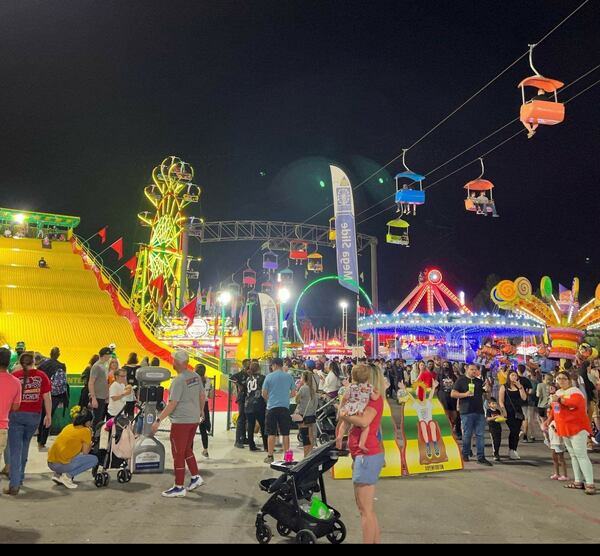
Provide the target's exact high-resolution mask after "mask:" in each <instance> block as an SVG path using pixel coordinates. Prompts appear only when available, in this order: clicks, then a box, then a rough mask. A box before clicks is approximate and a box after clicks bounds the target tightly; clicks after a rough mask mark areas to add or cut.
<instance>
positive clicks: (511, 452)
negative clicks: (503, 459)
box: [508, 450, 521, 459]
mask: <svg viewBox="0 0 600 556" xmlns="http://www.w3.org/2000/svg"><path fill="white" fill-rule="evenodd" d="M508 457H509V458H510V459H521V458H520V457H519V454H518V453H517V451H516V450H509V451H508Z"/></svg>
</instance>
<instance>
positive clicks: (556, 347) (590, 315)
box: [490, 276, 600, 360]
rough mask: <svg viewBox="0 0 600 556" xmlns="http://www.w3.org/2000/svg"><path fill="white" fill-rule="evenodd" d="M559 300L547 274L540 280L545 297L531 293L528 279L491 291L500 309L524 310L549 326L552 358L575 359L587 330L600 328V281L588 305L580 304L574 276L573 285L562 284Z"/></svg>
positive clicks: (521, 311)
mask: <svg viewBox="0 0 600 556" xmlns="http://www.w3.org/2000/svg"><path fill="white" fill-rule="evenodd" d="M558 290H559V294H558V299H556V298H555V297H554V288H553V285H552V280H551V279H550V278H549V277H548V276H544V277H543V278H542V280H541V282H540V292H541V296H542V298H543V299H540V298H539V297H536V296H535V295H533V293H532V291H533V290H532V287H531V282H530V281H529V280H528V279H527V278H523V277H520V278H517V279H516V280H514V281H511V280H502V281H501V282H499V283H498V284H497V285H496V286H495V287H494V288H493V289H492V291H491V294H490V297H491V299H492V301H493V302H494V303H495V304H496V305H498V306H499V307H500V308H501V309H508V310H512V311H516V312H519V313H524V314H526V315H528V316H530V317H533V318H536V319H537V320H539V321H540V322H543V323H544V324H545V325H546V329H547V332H548V337H549V339H550V342H551V348H550V353H549V357H553V358H561V359H571V360H573V359H576V358H577V357H578V354H579V356H580V357H581V354H580V352H579V351H578V346H579V344H580V343H581V342H582V340H583V336H584V332H585V330H593V329H595V328H600V284H598V287H597V288H596V295H595V297H594V298H592V299H591V300H590V301H588V302H587V303H586V304H585V305H583V306H580V305H579V301H578V299H579V279H578V278H574V279H573V284H572V286H571V288H570V289H569V288H565V287H564V286H562V285H561V284H559V288H558Z"/></svg>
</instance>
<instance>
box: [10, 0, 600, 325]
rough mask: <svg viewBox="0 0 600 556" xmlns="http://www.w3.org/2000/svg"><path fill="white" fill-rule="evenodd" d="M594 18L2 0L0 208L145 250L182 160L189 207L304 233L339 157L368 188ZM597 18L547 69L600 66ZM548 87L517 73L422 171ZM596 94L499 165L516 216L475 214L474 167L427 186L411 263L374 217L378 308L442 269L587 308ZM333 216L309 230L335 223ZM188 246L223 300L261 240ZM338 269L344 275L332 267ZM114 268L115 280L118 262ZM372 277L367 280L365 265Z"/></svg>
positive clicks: (597, 167) (429, 5) (556, 5)
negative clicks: (161, 176)
mask: <svg viewBox="0 0 600 556" xmlns="http://www.w3.org/2000/svg"><path fill="white" fill-rule="evenodd" d="M580 3H581V0H560V1H559V0H528V1H527V2H523V1H520V0H506V1H504V2H499V1H498V0H491V1H488V0H478V1H459V2H456V1H445V0H435V1H433V0H422V1H419V2H414V1H413V2H408V1H400V0H396V1H394V2H383V1H379V2H378V1H374V2H364V1H356V2H353V1H345V2H341V1H337V2H334V1H329V2H328V1H323V0H321V1H309V0H302V1H291V2H281V1H266V0H262V1H255V2H230V1H219V2H215V1H210V2H209V1H201V2H200V1H191V0H190V1H174V0H169V1H150V0H144V1H132V0H128V1H123V0H119V1H95V2H90V1H84V0H73V1H58V0H46V1H36V2H34V1H30V0H5V1H3V2H1V3H0V46H1V52H2V55H1V57H0V77H1V81H2V84H1V86H0V106H1V112H0V113H1V121H0V141H1V145H2V153H3V168H4V171H3V176H2V179H1V180H0V206H6V207H12V208H20V209H30V210H40V211H44V212H57V213H64V214H74V215H79V216H81V217H82V223H81V226H80V228H79V230H78V231H79V233H80V234H81V235H82V236H84V237H87V236H89V235H91V234H93V233H94V232H95V231H96V230H97V229H99V228H100V227H101V226H103V225H105V224H108V225H109V227H110V235H111V237H113V238H115V239H116V238H117V237H118V236H120V235H124V237H125V240H126V243H127V245H128V249H127V252H126V254H127V255H131V254H133V252H134V244H135V242H141V241H144V240H146V239H147V230H145V229H142V228H140V227H138V226H137V225H136V213H137V212H139V211H141V210H147V209H149V208H150V207H149V204H148V203H147V202H146V200H145V198H144V196H143V194H142V190H143V187H144V186H145V185H147V184H148V183H149V181H150V173H151V170H152V168H153V167H154V166H155V165H156V164H158V163H159V162H160V161H161V160H162V158H164V157H165V156H166V155H170V154H176V155H179V156H181V157H182V158H183V159H184V160H186V161H188V162H190V163H191V164H192V165H193V166H194V167H195V170H196V176H197V180H196V181H197V182H198V184H199V185H201V186H202V188H203V194H202V199H201V203H200V204H199V205H197V206H194V207H193V208H192V213H193V214H195V215H198V216H204V217H205V218H206V219H207V220H209V221H211V220H231V219H270V220H288V221H296V222H301V221H303V220H305V219H307V218H308V217H310V216H311V215H313V214H314V213H315V212H317V211H318V210H319V209H321V208H322V207H324V206H326V205H328V204H329V203H330V202H331V189H330V186H329V184H330V178H329V177H328V168H327V164H328V162H329V161H337V162H338V163H339V164H341V165H342V166H343V167H345V168H346V169H347V170H348V173H349V175H350V178H351V180H352V182H353V184H358V183H360V182H361V181H363V180H364V179H365V178H366V177H368V176H369V175H370V174H371V173H373V172H375V171H376V170H378V169H379V168H380V167H381V166H383V165H384V164H386V163H387V162H388V161H390V160H391V159H392V158H394V157H395V156H397V155H398V154H399V153H400V152H401V150H402V148H403V147H407V146H409V145H410V144H412V143H413V142H415V141H416V140H418V139H419V138H420V137H421V136H422V135H423V134H424V133H426V132H427V131H428V130H429V129H431V128H432V127H433V126H434V125H435V124H436V123H437V122H439V121H440V120H441V119H442V118H443V117H445V116H446V115H447V114H448V113H449V112H451V111H452V110H453V109H454V108H456V107H457V106H458V105H460V104H461V103H462V102H463V101H464V100H466V99H467V98H468V97H469V96H470V95H471V94H473V93H474V92H475V91H476V90H477V89H479V88H480V87H481V86H482V85H484V84H485V83H486V82H487V81H488V80H490V79H491V78H492V77H493V76H495V75H496V74H497V73H499V72H500V71H501V70H502V69H503V68H505V67H506V66H507V65H508V64H510V63H511V62H512V61H513V60H514V59H515V58H517V57H518V56H519V55H520V54H522V53H523V52H524V51H525V50H526V49H527V44H528V43H531V42H535V41H536V40H537V39H539V38H540V37H542V36H543V35H544V34H545V33H546V32H548V31H549V30H550V29H551V28H552V27H554V26H555V25H556V24H557V23H558V22H559V21H560V20H562V19H563V18H564V17H565V16H566V15H567V14H568V13H570V12H571V11H572V10H574V9H575V8H576V7H577V6H578V5H579V4H580ZM599 24H600V5H599V2H598V1H597V0H592V1H591V2H589V3H588V4H587V5H586V6H585V7H584V8H583V9H582V10H581V11H580V12H578V13H577V14H576V15H575V16H573V17H572V18H571V19H570V20H569V21H568V22H567V23H565V25H563V26H562V27H561V28H560V29H559V30H558V31H556V32H555V33H554V34H553V35H552V36H551V37H550V38H549V39H548V40H546V41H545V42H544V43H543V44H542V45H540V47H539V48H538V49H536V51H535V65H536V67H537V68H538V69H539V70H540V72H541V73H542V74H544V75H546V76H548V77H553V78H556V79H560V80H561V81H564V82H565V83H566V84H568V83H570V82H571V81H573V80H575V79H576V78H578V77H579V76H580V75H582V74H583V73H585V72H586V71H588V70H589V69H591V68H593V67H594V66H595V65H597V64H598V63H600V55H599V53H600V33H598V29H599ZM531 73H532V72H531V70H530V69H529V66H528V63H527V60H526V59H523V60H521V62H519V63H518V64H517V65H516V66H515V67H513V68H512V69H511V70H509V71H508V72H507V73H506V74H505V75H504V76H502V77H501V78H500V79H499V80H498V81H497V82H496V83H495V84H494V85H492V86H491V87H490V88H489V89H488V90H487V91H485V93H483V94H482V95H480V96H479V97H478V98H477V99H475V100H474V101H473V102H471V103H470V104H468V105H467V106H466V107H465V108H463V109H462V110H461V111H460V112H459V113H458V114H457V115H456V116H454V117H453V118H452V119H450V120H449V121H448V122H447V123H446V124H444V125H443V126H441V127H440V128H439V129H438V130H437V131H435V132H434V133H433V134H432V135H430V136H429V137H427V138H426V139H425V140H424V141H422V142H421V143H419V144H418V145H417V146H416V147H415V148H413V149H412V150H411V151H410V153H409V157H408V164H409V166H410V167H411V169H413V170H415V171H417V172H420V173H428V172H429V171H430V170H432V169H433V168H435V167H437V166H438V165H440V164H441V163H443V162H445V161H446V160H448V159H449V158H451V157H452V156H454V155H455V154H458V153H459V152H461V151H462V150H463V149H465V148H466V147H468V146H470V145H472V144H473V143H475V142H477V141H478V140H479V139H481V138H483V137H485V136H486V135H487V134H488V133H491V132H492V131H494V130H495V129H497V128H499V127H500V126H501V125H503V124H505V123H507V122H508V121H510V120H511V119H513V118H515V117H516V116H518V111H519V106H520V91H519V90H518V89H517V84H518V83H519V82H520V81H521V79H523V78H524V77H526V76H528V75H530V74H531ZM599 77H600V70H598V71H596V72H594V73H592V74H591V75H590V76H588V77H587V78H586V79H583V80H581V81H580V82H578V83H577V84H575V85H574V86H573V87H571V88H570V89H569V90H567V91H566V92H565V93H564V95H562V97H561V96H560V95H559V99H562V100H566V99H568V98H570V97H572V96H573V95H575V94H576V93H577V92H579V91H580V90H582V89H584V88H585V87H587V86H588V85H590V84H592V83H593V82H594V81H595V80H596V79H598V78H599ZM599 100H600V86H598V87H595V88H593V89H590V90H589V91H588V92H586V93H584V94H583V95H581V96H580V97H578V98H577V99H575V100H574V101H573V102H572V103H570V104H568V105H567V107H566V121H565V122H564V123H563V124H561V125H559V126H554V127H545V128H542V129H540V130H539V132H538V133H537V134H536V135H535V137H534V138H533V139H531V140H528V139H527V137H526V135H525V134H524V133H523V134H522V135H520V136H518V137H517V138H515V139H513V140H512V141H510V142H509V143H507V144H506V145H505V146H503V147H501V148H499V149H498V150H496V151H494V153H492V154H491V155H490V156H489V157H488V158H487V159H486V176H485V177H486V178H488V179H491V180H492V181H493V182H494V183H495V185H496V189H495V191H494V193H495V195H494V197H495V199H496V203H497V208H498V211H499V212H500V214H501V217H500V218H498V219H492V218H483V217H479V216H475V215H474V214H471V213H466V212H465V210H464V204H463V197H464V190H463V185H464V183H465V182H467V181H469V180H471V179H474V178H476V177H477V176H478V174H479V167H478V165H477V164H473V165H471V166H469V167H468V168H465V169H464V170H462V171H460V172H458V173H456V174H455V175H453V176H452V177H450V178H448V179H446V180H444V181H442V182H440V183H439V184H437V185H435V186H434V187H432V188H431V189H430V190H428V191H427V195H428V198H427V204H426V205H425V206H423V207H420V208H419V210H418V214H417V217H416V218H412V219H411V224H412V225H411V228H410V232H411V242H412V245H411V247H410V248H409V249H405V248H402V247H399V246H392V245H386V244H385V240H384V232H385V222H386V221H387V220H389V219H391V218H393V217H394V212H393V211H392V210H389V211H388V212H386V213H384V214H380V215H379V216H377V217H375V218H372V219H370V220H369V221H367V222H364V223H362V224H359V226H358V229H359V231H361V232H363V233H367V234H372V235H377V236H378V237H379V239H380V249H379V268H380V280H379V284H380V304H381V306H382V308H383V309H388V310H391V309H393V308H394V307H395V306H396V304H398V303H399V302H400V301H401V300H402V298H403V297H404V296H405V295H406V294H407V293H408V292H409V290H410V289H411V288H412V287H413V285H414V284H415V283H416V278H417V274H418V272H419V271H420V270H421V269H422V268H424V267H425V266H428V265H437V266H439V267H440V268H441V269H442V270H443V272H444V274H445V276H446V277H447V279H448V280H447V281H448V283H449V284H450V285H451V286H455V287H456V289H464V290H465V291H466V293H467V300H469V299H470V298H472V297H474V296H475V295H476V294H477V292H478V291H479V290H480V289H481V288H482V286H483V284H484V281H485V278H486V276H488V275H489V274H491V273H496V274H498V275H500V276H501V277H504V278H515V277H517V276H521V275H523V276H527V277H529V278H530V279H531V281H532V282H533V283H534V285H536V284H537V283H538V282H539V279H540V277H541V276H542V275H543V274H549V275H550V276H552V278H553V279H554V280H555V284H556V283H557V282H558V281H561V282H563V283H564V284H565V285H567V284H570V282H571V280H572V277H573V276H574V275H578V276H580V278H581V282H582V292H584V295H588V296H589V295H591V293H592V292H593V289H594V288H595V285H596V283H597V281H598V280H599V279H600V244H599V241H598V213H599V211H600V194H599V193H598V184H599V183H600V162H599V160H598V159H599V156H600V150H599V143H600V141H599V139H600V133H599V132H600V124H599V121H600V102H599ZM520 125H521V124H520V123H519V122H517V123H514V124H513V125H512V126H511V127H508V128H507V129H505V130H504V131H503V132H502V133H500V134H498V135H496V136H494V137H493V138H491V139H490V140H488V141H486V142H485V143H483V144H482V145H480V146H479V147H477V148H475V149H474V150H472V151H470V152H468V153H467V154H465V155H464V156H462V157H460V158H459V159H457V160H456V161H454V162H452V163H451V164H449V165H448V166H446V167H444V168H442V169H441V170H439V171H438V172H436V173H434V174H432V175H431V176H429V177H428V178H427V180H426V182H425V185H427V184H428V183H431V182H433V181H435V180H436V179H439V178H441V177H443V176H445V175H446V174H448V173H450V172H452V171H453V170H455V169H456V168H458V167H460V166H462V165H463V164H465V163H466V162H468V161H470V160H473V159H475V158H476V157H477V156H479V155H480V154H482V153H484V152H485V151H487V150H489V149H491V148H492V147H494V146H495V145H497V144H498V143H500V142H501V141H502V140H503V139H505V138H507V137H509V136H510V135H512V134H513V133H515V132H516V131H517V130H518V129H519V126H520ZM399 171H401V164H400V161H397V162H396V163H394V164H393V165H391V166H390V167H388V169H387V170H386V171H384V172H381V173H380V174H378V175H377V176H376V177H375V178H373V179H371V180H370V181H368V182H367V183H366V184H365V185H364V186H363V187H361V188H360V189H359V190H358V191H357V192H356V193H355V207H356V212H357V213H361V212H362V211H365V209H367V208H368V207H369V206H370V205H373V204H374V203H377V202H378V201H380V200H381V199H383V198H384V197H386V196H387V195H389V194H391V193H392V192H393V190H394V184H393V180H392V179H391V176H393V175H395V174H396V173H397V172H399ZM378 177H383V178H384V183H383V184H380V183H379V182H378ZM321 179H323V180H325V181H326V183H327V187H326V188H321V187H320V186H319V180H321ZM387 205H389V206H391V205H392V200H390V201H388V202H387ZM385 206H386V205H379V206H378V207H377V208H375V209H373V210H372V211H370V212H365V213H364V214H362V215H360V216H358V217H357V222H359V223H360V221H361V220H362V219H363V218H365V217H368V216H369V215H371V214H373V213H376V212H377V211H378V210H380V209H381V208H383V207H385ZM330 213H331V209H330V210H329V211H326V212H325V213H323V214H321V215H320V216H319V217H318V218H316V219H315V220H313V222H315V223H319V224H326V223H327V220H328V218H329V216H331V214H330ZM192 245H193V250H194V252H195V253H197V254H202V255H203V256H204V262H203V263H202V279H203V281H204V282H205V283H206V285H208V284H209V283H211V282H212V283H216V282H217V281H218V280H225V281H228V280H229V278H230V275H231V273H232V272H234V271H237V270H239V269H240V267H241V266H243V263H244V261H245V259H246V258H247V257H248V256H250V255H252V254H253V253H255V251H256V250H257V248H258V247H259V246H258V244H256V243H243V244H222V245H220V246H219V248H218V249H217V248H215V247H210V248H208V247H203V248H201V246H200V245H198V244H197V243H194V242H193V243H192ZM324 254H325V256H326V264H327V266H328V270H330V271H333V270H334V259H333V252H332V251H330V252H329V253H324ZM107 263H108V264H109V265H113V267H116V266H117V264H116V260H112V259H111V258H110V257H108V258H107ZM254 264H255V266H257V264H258V259H257V258H256V257H255V258H254ZM361 270H364V271H365V272H367V271H368V258H367V257H362V258H361ZM299 274H300V273H299ZM367 285H368V284H367ZM298 286H299V284H298ZM584 295H582V297H584ZM332 296H335V299H337V298H339V297H342V290H341V289H340V288H337V289H336V287H335V286H331V287H330V288H323V289H322V290H320V292H315V296H313V299H312V300H311V301H310V302H308V304H307V306H306V310H307V311H308V312H309V313H310V312H311V311H312V313H311V316H312V317H313V319H314V320H315V321H316V322H317V324H319V323H322V324H326V325H327V324H329V325H331V326H333V324H334V323H335V322H337V321H338V320H339V316H338V315H339V309H337V307H336V306H335V304H334V303H332V302H331V301H329V303H330V304H331V307H329V305H328V304H327V303H328V302H326V301H325V299H326V298H330V297H332ZM584 298H585V297H584ZM327 317H330V318H327ZM332 319H334V320H332Z"/></svg>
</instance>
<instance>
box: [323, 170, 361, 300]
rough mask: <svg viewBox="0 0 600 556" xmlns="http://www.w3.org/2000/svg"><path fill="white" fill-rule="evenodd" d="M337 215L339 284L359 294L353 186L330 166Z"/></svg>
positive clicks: (343, 174) (345, 177) (342, 173)
mask: <svg viewBox="0 0 600 556" xmlns="http://www.w3.org/2000/svg"><path fill="white" fill-rule="evenodd" d="M329 168H330V169H331V183H332V187H333V206H334V214H335V251H336V257H337V273H338V276H339V279H338V281H339V283H340V285H341V286H344V288H347V289H349V290H350V291H352V292H354V293H358V256H357V253H356V224H355V222H354V199H353V196H352V186H351V185H350V180H349V179H348V176H347V175H346V173H345V172H344V171H343V170H342V169H341V168H338V167H337V166H333V165H330V166H329Z"/></svg>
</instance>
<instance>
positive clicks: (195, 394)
mask: <svg viewBox="0 0 600 556" xmlns="http://www.w3.org/2000/svg"><path fill="white" fill-rule="evenodd" d="M188 363H189V356H188V354H187V352H185V351H183V350H181V349H180V350H177V351H176V352H175V353H174V354H173V368H174V369H175V370H176V371H177V376H176V377H175V378H174V379H172V380H171V388H170V389H169V403H168V404H167V407H165V409H164V410H163V411H162V413H161V414H160V416H159V417H158V419H156V421H155V422H154V423H153V425H152V432H153V433H154V434H156V433H157V431H158V426H159V423H160V421H162V420H164V419H165V418H167V417H170V418H171V452H172V454H173V463H174V466H175V484H174V485H173V486H172V487H171V488H170V489H168V490H165V491H164V492H163V493H162V495H163V496H166V497H167V498H176V497H181V496H185V495H186V493H187V491H188V490H194V489H195V488H197V487H199V486H201V485H202V484H204V481H203V480H202V477H200V473H199V472H198V464H197V463H196V456H195V455H194V435H195V434H196V429H197V428H198V425H200V423H201V422H202V421H203V420H204V402H205V401H206V394H205V392H204V387H203V386H202V381H201V380H200V376H199V375H198V374H197V373H195V372H193V371H191V370H190V369H188ZM186 465H187V466H188V469H189V470H190V474H191V475H192V479H191V481H190V484H189V485H188V487H187V489H186V488H185V487H184V481H185V466H186Z"/></svg>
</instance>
